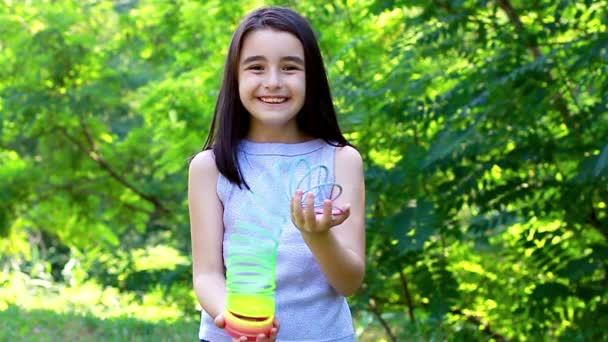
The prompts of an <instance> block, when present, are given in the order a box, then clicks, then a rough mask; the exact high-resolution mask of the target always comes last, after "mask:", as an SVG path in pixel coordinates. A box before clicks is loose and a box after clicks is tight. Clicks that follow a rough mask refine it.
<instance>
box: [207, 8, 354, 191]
mask: <svg viewBox="0 0 608 342" xmlns="http://www.w3.org/2000/svg"><path fill="white" fill-rule="evenodd" d="M262 29H272V30H276V31H284V32H289V33H291V34H293V35H294V36H295V37H297V38H298V40H299V41H300V42H301V43H302V46H303V48H304V62H305V67H304V69H305V72H306V90H305V93H306V95H305V100H304V105H303V106H302V109H301V110H300V111H299V112H298V114H297V115H296V122H297V124H298V127H299V128H300V129H301V130H302V131H303V132H304V133H306V134H308V135H310V136H313V137H315V138H320V139H323V140H325V141H326V142H327V143H329V144H332V145H336V146H345V145H351V144H350V143H349V142H348V141H347V140H346V138H345V137H344V136H343V135H342V132H341V131H340V127H339V126H338V120H337V118H336V111H335V108H334V105H333V102H332V97H331V91H330V88H329V82H328V80H327V73H326V72H325V67H324V65H323V58H322V56H321V50H320V49H319V46H318V44H317V40H316V38H315V35H314V32H313V30H312V28H311V27H310V25H309V24H308V22H307V21H306V19H304V18H303V17H302V16H300V15H299V14H298V13H296V12H294V11H293V10H291V9H288V8H284V7H264V8H260V9H257V10H255V11H253V12H251V13H250V14H249V15H247V16H246V17H245V18H244V19H243V21H242V22H241V23H240V25H239V26H238V27H237V29H236V31H235V32H234V35H233V36H232V41H231V42H230V47H229V50H228V56H227V58H226V65H225V67H224V79H223V82H222V86H221V89H220V93H219V96H218V98H217V102H216V104H215V112H214V114H213V122H212V123H211V129H210V131H209V135H208V137H207V141H206V142H205V147H204V148H203V150H208V149H213V153H214V155H215V163H216V165H217V168H218V170H219V172H220V173H222V175H224V177H226V178H227V179H228V180H229V181H230V182H232V183H234V184H236V185H238V186H239V187H241V185H245V187H247V188H249V186H248V185H247V183H246V182H245V180H244V179H243V177H242V174H241V171H240V168H239V162H238V159H237V146H238V143H239V141H240V140H241V139H243V138H245V136H246V135H247V132H248V130H249V121H250V118H249V113H248V112H247V110H246V109H245V107H244V106H243V103H242V102H241V99H240V97H239V86H238V65H239V59H240V53H241V47H242V44H243V40H244V39H245V36H246V35H247V34H248V33H249V32H251V31H254V30H262Z"/></svg>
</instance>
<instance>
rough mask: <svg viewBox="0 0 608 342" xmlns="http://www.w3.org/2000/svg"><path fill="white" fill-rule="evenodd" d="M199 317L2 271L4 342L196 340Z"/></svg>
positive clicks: (360, 319)
mask: <svg viewBox="0 0 608 342" xmlns="http://www.w3.org/2000/svg"><path fill="white" fill-rule="evenodd" d="M175 291H178V292H177V293H178V296H180V295H179V294H180V293H181V292H183V291H185V293H186V294H184V296H186V295H187V294H188V293H189V292H191V291H190V289H175ZM174 296H175V295H174ZM192 301H193V302H194V299H193V300H192ZM199 317H200V316H199V312H198V311H197V310H196V308H195V307H194V305H193V307H192V310H191V314H186V313H184V311H183V310H182V309H180V308H179V307H178V305H176V304H175V303H173V302H171V299H170V297H167V295H166V293H165V292H164V290H163V289H162V288H160V287H158V288H154V289H152V290H151V291H150V292H147V293H145V294H143V295H142V294H140V295H135V294H134V293H129V292H126V293H125V292H120V291H118V290H117V289H115V288H112V287H107V286H106V287H103V286H100V285H98V284H95V283H91V282H86V283H81V284H78V285H73V286H68V285H65V284H58V283H53V282H51V281H49V280H44V279H40V278H36V279H34V278H31V277H30V276H29V275H27V274H24V273H21V272H12V273H8V272H1V271H0V341H2V342H3V341H11V342H13V341H17V342H18V341H35V342H38V341H43V342H46V341H53V342H54V341H61V342H64V341H69V342H71V341H79V342H80V341H84V342H87V341H147V342H149V341H197V335H198V326H199ZM355 319H356V322H355V323H356V326H357V329H356V330H357V335H358V340H359V341H362V342H367V341H374V342H382V341H383V342H386V341H388V339H387V338H386V335H385V334H384V331H383V329H382V327H381V326H379V324H377V322H374V320H373V319H372V318H371V317H370V316H369V314H365V315H363V316H361V315H356V316H355Z"/></svg>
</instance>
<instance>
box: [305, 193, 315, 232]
mask: <svg viewBox="0 0 608 342" xmlns="http://www.w3.org/2000/svg"><path fill="white" fill-rule="evenodd" d="M304 215H305V216H304V223H306V222H308V228H309V229H311V228H312V229H313V230H315V229H314V227H315V226H316V223H317V218H316V217H315V194H313V193H312V192H309V193H308V194H307V195H306V211H305V214H304Z"/></svg>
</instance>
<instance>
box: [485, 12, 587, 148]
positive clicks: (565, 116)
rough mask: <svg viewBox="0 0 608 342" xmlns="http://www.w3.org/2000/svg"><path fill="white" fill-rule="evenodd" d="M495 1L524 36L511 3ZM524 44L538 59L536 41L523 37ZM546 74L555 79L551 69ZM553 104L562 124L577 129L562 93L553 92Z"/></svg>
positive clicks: (521, 24)
mask: <svg viewBox="0 0 608 342" xmlns="http://www.w3.org/2000/svg"><path fill="white" fill-rule="evenodd" d="M496 3H497V4H498V6H500V8H501V9H502V10H503V11H504V12H505V13H506V14H507V16H508V17H509V20H510V21H511V23H512V24H513V25H514V26H515V29H516V30H517V31H518V32H519V34H520V35H522V36H526V35H527V32H526V28H525V27H524V25H523V23H522V22H521V19H520V17H519V14H518V13H517V11H516V10H515V9H514V8H513V6H512V5H511V2H510V1H509V0H496ZM524 45H525V46H526V47H527V48H528V50H530V52H531V53H532V55H533V56H534V58H535V59H538V58H540V57H542V56H543V54H542V52H541V50H540V48H539V47H538V45H537V44H536V43H535V44H531V43H530V40H528V39H524ZM547 76H548V77H549V80H550V81H553V82H556V81H557V80H556V78H555V76H554V75H553V73H552V72H551V71H547ZM553 104H554V105H555V108H556V109H557V110H558V112H559V113H560V115H561V117H562V121H563V123H564V125H566V126H567V127H573V128H574V129H575V130H578V128H579V126H580V124H579V123H577V122H576V121H573V122H571V121H570V117H571V116H572V113H571V112H570V110H568V105H567V104H566V101H565V100H564V97H563V96H562V94H561V93H560V92H557V93H556V94H555V97H554V98H553ZM577 138H578V139H579V140H580V136H578V135H577Z"/></svg>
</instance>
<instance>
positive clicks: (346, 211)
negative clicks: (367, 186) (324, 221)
mask: <svg viewBox="0 0 608 342" xmlns="http://www.w3.org/2000/svg"><path fill="white" fill-rule="evenodd" d="M349 216H350V204H347V205H346V206H344V209H342V213H341V214H339V215H334V217H333V221H332V224H331V225H332V227H333V226H337V225H339V224H342V222H344V221H346V219H347V218H348V217H349Z"/></svg>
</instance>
